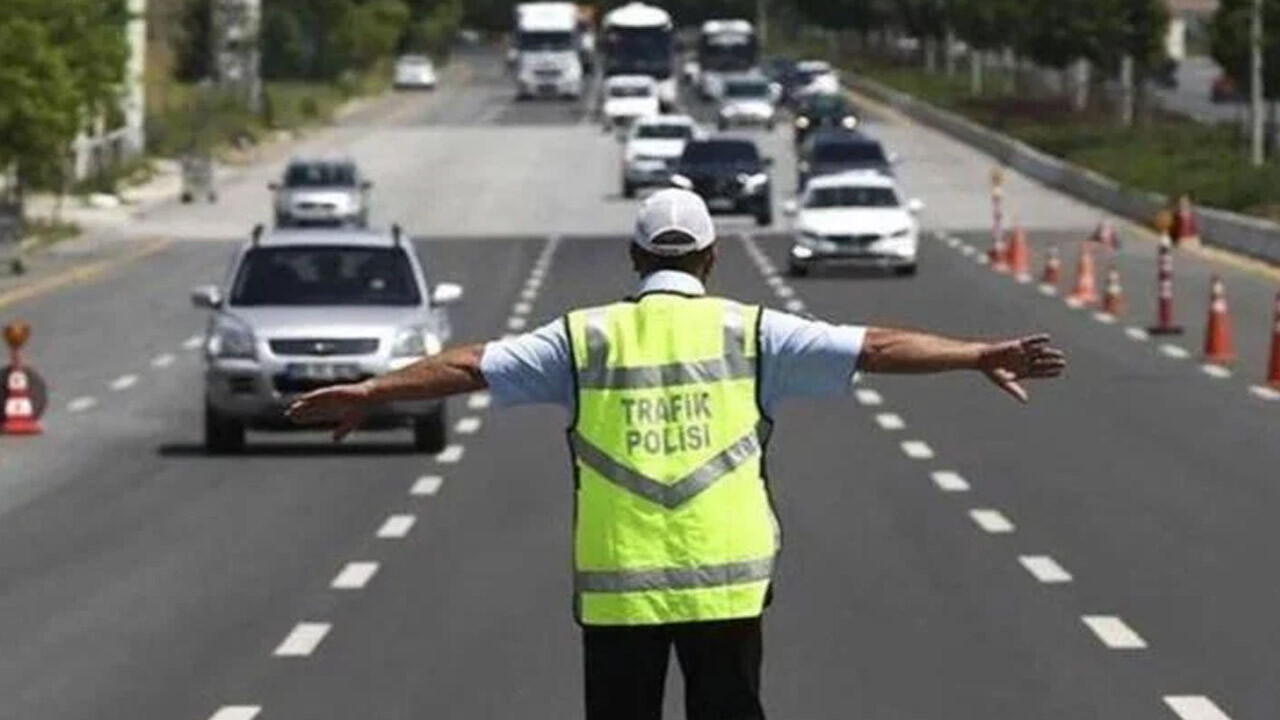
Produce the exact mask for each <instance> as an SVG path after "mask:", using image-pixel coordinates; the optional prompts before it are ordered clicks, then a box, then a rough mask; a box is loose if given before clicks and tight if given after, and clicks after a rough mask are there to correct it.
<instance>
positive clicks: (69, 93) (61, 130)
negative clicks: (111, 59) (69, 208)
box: [0, 17, 82, 207]
mask: <svg viewBox="0 0 1280 720" xmlns="http://www.w3.org/2000/svg"><path fill="white" fill-rule="evenodd" d="M81 106H82V99H81V96H80V94H79V93H78V92H77V88H76V75H75V73H74V72H73V71H72V68H71V65H70V63H69V62H68V61H67V59H66V56H65V55H64V54H63V50H62V48H61V47H59V46H58V45H56V44H55V43H54V41H53V36H52V35H51V34H50V33H49V31H48V29H47V28H45V27H44V26H43V25H42V24H40V23H39V22H37V21H35V20H33V19H30V18H26V17H16V18H10V19H9V20H7V21H5V22H4V23H0V167H13V168H14V169H15V170H16V176H17V180H18V182H17V188H16V190H17V192H16V194H17V199H18V203H19V207H21V205H22V199H23V195H24V194H25V192H24V191H25V189H26V188H27V187H29V186H30V185H32V184H33V183H37V182H39V183H50V182H52V183H58V181H60V180H61V179H62V175H63V173H64V171H65V167H66V161H67V150H68V147H69V146H70V144H71V141H72V140H73V139H74V138H75V136H76V132H77V131H78V129H79V127H80V121H81ZM58 184H60V183H58Z"/></svg>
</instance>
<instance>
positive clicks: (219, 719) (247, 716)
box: [209, 705, 262, 720]
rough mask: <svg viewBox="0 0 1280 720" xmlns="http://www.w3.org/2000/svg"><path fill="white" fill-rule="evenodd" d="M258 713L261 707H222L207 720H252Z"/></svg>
mask: <svg viewBox="0 0 1280 720" xmlns="http://www.w3.org/2000/svg"><path fill="white" fill-rule="evenodd" d="M260 712H262V706H261V705H224V706H223V707H221V708H218V711H217V712H215V713H214V714H212V715H210V716H209V720H253V719H254V718H256V717H258V713H260Z"/></svg>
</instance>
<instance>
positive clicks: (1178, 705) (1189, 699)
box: [1164, 695, 1231, 720]
mask: <svg viewBox="0 0 1280 720" xmlns="http://www.w3.org/2000/svg"><path fill="white" fill-rule="evenodd" d="M1164 704H1165V705H1168V706H1169V709H1170V710H1172V711H1174V712H1175V713H1177V714H1178V717H1180V718H1182V720H1231V716H1230V715H1227V714H1226V713H1225V712H1223V711H1222V708H1220V707H1218V705H1217V704H1216V703H1214V702H1213V701H1212V700H1210V699H1209V698H1207V697H1205V696H1204V695H1165V696H1164Z"/></svg>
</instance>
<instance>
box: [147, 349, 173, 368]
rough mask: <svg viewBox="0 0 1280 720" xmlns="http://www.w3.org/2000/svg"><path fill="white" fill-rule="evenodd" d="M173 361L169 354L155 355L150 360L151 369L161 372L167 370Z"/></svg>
mask: <svg viewBox="0 0 1280 720" xmlns="http://www.w3.org/2000/svg"><path fill="white" fill-rule="evenodd" d="M174 359H175V358H174V357H173V355H172V354H171V353H165V354H163V355H157V356H155V357H154V358H152V359H151V367H153V368H155V369H157V370H161V369H164V368H167V367H169V366H170V365H172V364H173V361H174Z"/></svg>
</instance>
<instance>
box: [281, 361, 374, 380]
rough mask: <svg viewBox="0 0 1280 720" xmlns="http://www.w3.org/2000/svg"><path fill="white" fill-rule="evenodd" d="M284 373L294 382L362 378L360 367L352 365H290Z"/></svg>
mask: <svg viewBox="0 0 1280 720" xmlns="http://www.w3.org/2000/svg"><path fill="white" fill-rule="evenodd" d="M284 371H285V374H286V375H288V376H289V377H290V378H292V379H294V380H312V381H320V382H342V381H344V380H355V379H357V378H359V377H360V366H358V365H352V364H350V363H289V364H288V365H286V366H285V369H284Z"/></svg>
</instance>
